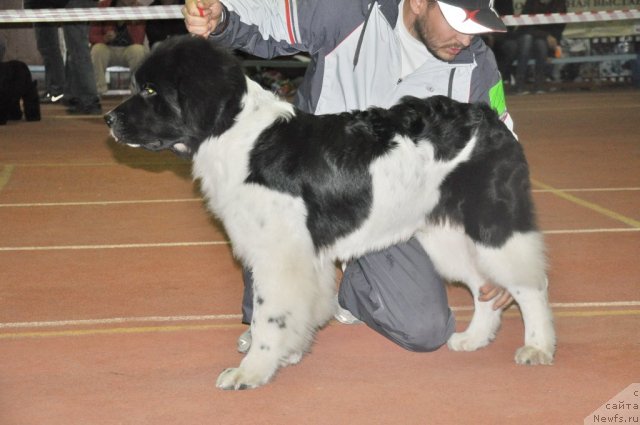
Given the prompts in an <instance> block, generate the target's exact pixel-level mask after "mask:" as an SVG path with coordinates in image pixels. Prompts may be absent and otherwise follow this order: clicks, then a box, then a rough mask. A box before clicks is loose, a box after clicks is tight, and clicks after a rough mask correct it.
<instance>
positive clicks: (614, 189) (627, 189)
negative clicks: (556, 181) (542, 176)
mask: <svg viewBox="0 0 640 425" xmlns="http://www.w3.org/2000/svg"><path fill="white" fill-rule="evenodd" d="M556 190H561V191H563V192H633V191H638V190H640V187H593V188H581V189H578V188H575V189H573V188H558V189H556ZM532 192H533V193H553V192H554V191H553V190H549V189H533V190H532Z"/></svg>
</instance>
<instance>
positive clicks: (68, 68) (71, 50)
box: [25, 0, 100, 106]
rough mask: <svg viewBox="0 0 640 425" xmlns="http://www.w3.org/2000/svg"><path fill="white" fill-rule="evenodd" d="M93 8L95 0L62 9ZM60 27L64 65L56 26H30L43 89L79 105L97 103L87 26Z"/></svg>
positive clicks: (78, 1) (72, 0)
mask: <svg viewBox="0 0 640 425" xmlns="http://www.w3.org/2000/svg"><path fill="white" fill-rule="evenodd" d="M31 6H32V4H31V2H28V1H25V8H31ZM96 6H97V2H96V1H95V0H69V3H67V6H66V8H68V9H71V8H87V7H96ZM61 26H62V32H63V34H64V42H65V44H66V47H67V62H66V65H65V64H64V61H63V60H62V53H61V50H60V43H59V39H58V28H59V24H56V23H38V24H35V25H34V28H35V34H36V43H37V45H38V51H39V52H40V55H41V56H42V59H43V62H44V67H45V82H46V89H47V91H48V92H50V93H54V94H59V93H64V95H65V97H66V98H67V99H76V100H77V102H78V104H79V105H80V106H87V105H91V104H93V103H96V102H99V101H100V99H99V98H98V91H97V90H96V81H95V78H94V76H93V64H92V63H91V50H90V47H89V25H88V24H87V23H86V22H64V23H62V24H61Z"/></svg>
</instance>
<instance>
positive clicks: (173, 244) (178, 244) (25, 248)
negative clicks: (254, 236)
mask: <svg viewBox="0 0 640 425" xmlns="http://www.w3.org/2000/svg"><path fill="white" fill-rule="evenodd" d="M212 245H229V241H202V242H161V243H130V244H112V245H60V246H7V247H0V252H14V251H66V250H71V251H77V250H101V249H139V248H183V247H192V246H212Z"/></svg>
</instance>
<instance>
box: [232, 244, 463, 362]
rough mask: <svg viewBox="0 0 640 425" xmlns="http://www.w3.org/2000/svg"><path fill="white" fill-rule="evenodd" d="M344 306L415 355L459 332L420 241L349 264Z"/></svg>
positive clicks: (247, 310) (249, 282)
mask: <svg viewBox="0 0 640 425" xmlns="http://www.w3.org/2000/svg"><path fill="white" fill-rule="evenodd" d="M243 279H244V285H245V286H244V296H243V301H242V321H243V322H244V323H246V324H249V323H251V316H252V314H253V290H252V286H253V279H252V277H251V272H250V271H249V270H246V269H245V270H244V272H243ZM338 301H339V303H340V306H342V307H343V308H346V309H347V310H349V311H350V312H351V313H352V314H353V315H354V316H355V317H357V318H358V319H360V320H362V321H363V322H364V323H366V324H367V325H368V326H369V327H370V328H371V329H373V330H375V331H376V332H378V333H380V334H381V335H383V336H385V337H386V338H388V339H390V340H391V341H393V342H395V343H396V344H398V345H400V346H401V347H403V348H405V349H407V350H411V351H433V350H436V349H438V348H439V347H440V346H442V345H443V344H445V343H446V342H447V340H448V339H449V337H450V336H451V334H453V332H454V331H455V317H454V315H453V312H452V311H451V309H450V308H449V304H448V301H447V292H446V288H445V284H444V282H443V280H442V278H441V277H440V276H439V275H438V273H437V272H436V271H435V269H434V267H433V263H432V262H431V260H430V259H429V257H428V256H427V253H426V252H425V251H424V249H422V246H421V245H420V243H419V242H418V241H417V240H416V239H411V240H409V241H408V242H405V243H402V244H398V245H394V246H392V247H390V248H387V249H385V250H382V251H379V252H374V253H370V254H367V255H365V256H363V257H361V258H358V259H356V260H353V261H351V262H349V264H348V265H347V267H346V269H345V272H344V275H343V278H342V282H341V283H340V289H339V292H338Z"/></svg>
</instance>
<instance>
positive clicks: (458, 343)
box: [416, 224, 502, 351]
mask: <svg viewBox="0 0 640 425" xmlns="http://www.w3.org/2000/svg"><path fill="white" fill-rule="evenodd" d="M416 237H417V238H418V240H419V241H420V242H421V243H422V246H423V247H424V248H425V250H426V251H427V253H428V254H429V257H430V258H431V261H433V264H434V265H435V267H436V270H437V271H438V273H440V275H441V276H442V277H443V278H445V279H448V280H451V281H458V282H461V283H464V284H465V285H467V286H468V287H469V290H470V291H471V293H472V295H473V302H474V313H473V317H472V319H471V322H470V323H469V326H467V329H466V330H465V331H464V332H457V333H454V334H453V335H451V337H450V338H449V341H447V345H448V347H449V348H450V349H451V350H454V351H474V350H477V349H478V348H481V347H484V346H486V345H488V344H489V343H490V342H491V341H492V340H493V339H494V338H495V335H496V332H497V331H498V328H499V327H500V315H501V313H502V311H501V310H494V309H493V306H492V303H491V302H490V301H489V302H484V301H480V300H479V299H478V297H479V296H480V287H481V286H482V285H484V284H485V283H486V282H487V280H486V277H485V276H484V275H483V274H481V273H480V271H479V269H478V267H477V264H476V258H475V246H474V245H473V242H472V241H471V240H470V239H469V238H468V237H467V236H466V234H465V233H464V231H463V229H462V228H461V227H458V226H451V225H449V224H444V225H437V226H435V225H434V226H429V227H428V228H426V229H424V230H423V231H420V232H418V233H417V234H416Z"/></svg>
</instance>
